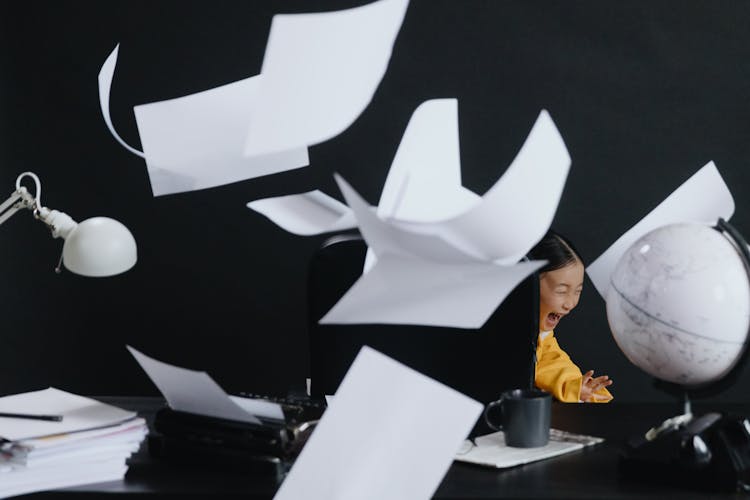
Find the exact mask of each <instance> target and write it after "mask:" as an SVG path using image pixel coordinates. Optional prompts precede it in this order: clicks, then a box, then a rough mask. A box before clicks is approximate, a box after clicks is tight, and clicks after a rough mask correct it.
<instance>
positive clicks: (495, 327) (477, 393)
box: [308, 234, 539, 433]
mask: <svg viewBox="0 0 750 500" xmlns="http://www.w3.org/2000/svg"><path fill="white" fill-rule="evenodd" d="M366 250H367V246H366V244H365V242H364V240H363V239H362V238H361V236H360V235H359V234H343V235H337V236H334V237H332V238H329V239H328V240H327V241H326V242H325V243H323V245H322V246H321V247H320V248H319V249H318V251H317V252H316V253H315V254H314V256H313V258H312V261H311V264H310V269H309V276H308V326H309V334H310V378H311V387H310V390H311V395H312V396H314V397H322V396H324V395H326V394H334V393H335V392H336V389H337V387H338V386H339V384H340V382H341V380H342V378H343V377H344V375H345V374H346V371H347V370H348V369H349V366H350V365H351V363H352V361H353V360H354V358H355V357H356V355H357V353H358V352H359V350H360V348H361V347H362V346H363V345H368V346H370V347H372V348H373V349H376V350H377V351H380V352H382V353H383V354H386V355H388V356H390V357H392V358H394V359H396V360H398V361H400V362H402V363H404V364H405V365H407V366H409V367H411V368H413V369H415V370H417V371H419V372H421V373H423V374H425V375H427V376H429V377H431V378H433V379H435V380H438V381H440V382H442V383H444V384H446V385H448V386H450V387H453V388H454V389H456V390H458V391H460V392H462V393H464V394H466V395H467V396H469V397H471V398H474V399H475V400H477V401H480V402H481V403H483V404H487V403H489V402H491V401H494V400H496V399H497V398H498V396H499V395H500V393H501V392H503V391H504V390H507V389H511V388H518V387H522V388H532V387H533V386H534V366H535V365H534V363H535V354H536V342H537V336H538V334H539V326H538V324H539V277H538V275H537V274H536V273H534V274H532V275H531V276H529V277H528V278H526V279H525V280H524V281H523V282H521V284H519V285H518V286H517V287H516V288H515V289H514V290H513V291H512V292H511V293H510V295H509V296H508V297H507V298H506V299H505V301H503V303H502V304H501V305H500V307H498V309H497V310H496V311H495V312H494V314H493V315H492V316H491V317H490V318H489V320H488V321H487V322H486V323H485V324H484V326H482V327H481V328H479V329H476V330H475V329H461V328H444V327H431V326H415V325H321V324H319V323H318V320H320V318H321V317H323V316H324V315H325V313H327V312H328V311H329V310H330V309H331V307H333V305H334V304H335V303H336V302H337V301H338V300H339V299H340V298H341V297H342V296H343V295H344V293H345V292H346V291H347V290H348V289H349V287H351V285H352V284H354V282H355V281H356V280H357V279H358V278H359V277H360V276H361V274H362V266H363V264H364V259H365V254H366ZM480 420H481V419H480ZM485 430H486V431H488V430H489V429H485V428H483V427H482V426H481V425H480V426H478V427H477V428H476V429H475V433H476V432H480V431H485Z"/></svg>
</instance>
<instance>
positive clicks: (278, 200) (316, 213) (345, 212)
mask: <svg viewBox="0 0 750 500" xmlns="http://www.w3.org/2000/svg"><path fill="white" fill-rule="evenodd" d="M247 206H248V208H250V209H251V210H255V211H256V212H258V213H260V214H263V215H265V216H266V217H268V218H269V219H270V220H271V221H272V222H274V223H275V224H276V225H278V226H279V227H281V228H283V229H285V230H287V231H289V232H290V233H293V234H297V235H300V236H311V235H314V234H322V233H328V232H331V231H343V230H346V229H352V228H355V227H357V221H356V220H355V219H354V214H353V213H352V211H351V210H350V209H349V207H347V206H346V205H344V204H343V203H341V202H340V201H338V200H336V199H335V198H332V197H330V196H328V195H327V194H325V193H323V192H322V191H319V190H317V189H316V190H315V191H309V192H307V193H300V194H290V195H285V196H277V197H274V198H264V199H261V200H255V201H251V202H249V203H248V204H247Z"/></svg>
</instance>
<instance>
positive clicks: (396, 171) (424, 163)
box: [364, 99, 480, 272]
mask: <svg viewBox="0 0 750 500" xmlns="http://www.w3.org/2000/svg"><path fill="white" fill-rule="evenodd" d="M479 200H480V198H479V196H477V195H476V194H475V193H473V192H472V191H470V190H468V189H466V188H465V187H463V186H462V185H461V155H460V149H459V136H458V101H457V100H456V99H433V100H430V101H425V102H423V103H422V104H420V105H419V107H417V109H416V110H415V111H414V113H413V114H412V117H411V119H410V120H409V124H408V125H407V127H406V131H405V132H404V136H403V137H402V139H401V143H400V144H399V146H398V150H397V151H396V156H395V157H394V159H393V162H392V163H391V168H390V170H389V171H388V177H387V178H386V180H385V185H384V186H383V191H382V193H381V195H380V201H379V202H378V208H377V213H378V216H380V217H381V218H384V219H386V218H393V219H399V220H406V221H418V222H436V221H440V220H444V219H448V218H451V217H455V216H457V215H459V214H461V213H463V212H466V211H467V210H469V209H470V208H472V207H473V206H475V205H476V204H477V203H478V202H479ZM376 260H377V258H376V257H375V253H374V252H373V251H372V250H371V249H368V251H367V256H366V257H365V266H364V270H365V272H367V271H368V270H369V269H371V268H372V266H373V265H374V264H375V262H376Z"/></svg>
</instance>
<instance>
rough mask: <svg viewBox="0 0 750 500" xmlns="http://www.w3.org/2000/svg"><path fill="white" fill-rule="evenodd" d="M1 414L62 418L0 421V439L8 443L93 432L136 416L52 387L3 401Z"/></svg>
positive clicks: (16, 395) (1, 419) (2, 399)
mask: <svg viewBox="0 0 750 500" xmlns="http://www.w3.org/2000/svg"><path fill="white" fill-rule="evenodd" d="M0 412H5V413H24V414H31V415H62V416H63V420H62V421H61V422H46V421H42V420H26V419H20V418H6V417H0V438H3V439H7V440H10V441H17V440H21V439H31V438H36V437H41V436H48V435H51V434H63V433H66V432H77V431H82V430H88V429H95V428H98V427H104V426H109V425H116V424H120V423H122V422H125V421H127V420H130V419H134V418H135V417H136V413H135V412H132V411H126V410H123V409H121V408H117V407H116V406H112V405H108V404H106V403H102V402H100V401H97V400H95V399H91V398H86V397H83V396H78V395H76V394H71V393H69V392H65V391H61V390H59V389H55V388H54V387H50V388H47V389H44V390H41V391H33V392H25V393H22V394H14V395H12V396H5V397H2V398H0Z"/></svg>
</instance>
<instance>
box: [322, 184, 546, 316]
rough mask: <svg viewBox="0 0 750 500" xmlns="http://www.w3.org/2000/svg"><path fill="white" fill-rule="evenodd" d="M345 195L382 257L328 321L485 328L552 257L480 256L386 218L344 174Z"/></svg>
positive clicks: (361, 229)
mask: <svg viewBox="0 0 750 500" xmlns="http://www.w3.org/2000/svg"><path fill="white" fill-rule="evenodd" d="M336 181H337V182H338V184H339V186H340V188H341V191H342V193H343V194H344V198H346V201H347V203H348V204H349V207H350V208H351V209H352V210H353V212H354V214H355V216H356V218H357V221H358V224H359V228H360V231H361V232H362V235H363V236H364V238H365V240H366V241H367V243H368V244H369V245H370V248H372V249H373V250H374V251H375V254H376V255H377V256H378V261H377V264H376V265H375V266H374V267H373V268H372V269H371V270H369V271H368V272H367V273H366V274H364V275H363V276H362V277H361V278H360V279H359V280H358V281H357V282H356V283H355V284H354V285H353V286H352V287H351V288H350V289H349V290H348V291H347V292H346V294H344V296H343V297H342V298H341V299H340V300H339V301H338V302H337V303H336V305H334V307H333V308H332V309H331V310H330V311H328V313H326V315H325V316H323V318H321V320H320V323H321V324H347V323H382V324H419V325H432V326H452V327H457V328H478V327H480V326H481V325H483V324H484V323H485V322H486V321H487V319H488V318H489V317H490V316H491V315H492V313H493V311H494V310H495V309H496V308H497V307H498V306H499V305H500V303H502V301H503V300H504V299H505V297H506V296H507V295H508V294H509V293H510V292H511V291H512V290H513V289H514V288H515V287H516V286H517V285H518V283H520V282H521V281H522V280H523V279H524V278H525V277H526V276H528V275H529V274H531V273H532V272H534V271H535V270H536V269H538V268H540V267H541V266H542V265H544V263H545V262H544V261H532V262H523V263H519V264H516V265H513V266H506V265H500V264H498V263H496V262H493V261H485V260H481V259H477V258H475V257H472V256H470V255H466V254H465V253H463V252H461V251H460V250H458V249H456V248H455V247H453V246H452V245H450V244H449V243H448V242H446V241H445V240H444V239H442V238H441V237H439V236H434V235H429V234H419V233H412V232H410V231H408V230H405V229H402V228H400V227H398V226H397V225H394V224H391V223H389V222H386V221H382V220H380V219H379V218H378V217H377V215H375V213H374V210H373V209H372V207H370V206H368V205H367V203H366V202H365V200H363V199H362V197H361V196H359V194H358V193H357V192H356V191H355V190H354V189H353V188H352V187H351V186H350V185H349V184H348V183H347V182H346V181H345V180H344V179H342V178H341V177H340V176H336Z"/></svg>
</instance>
